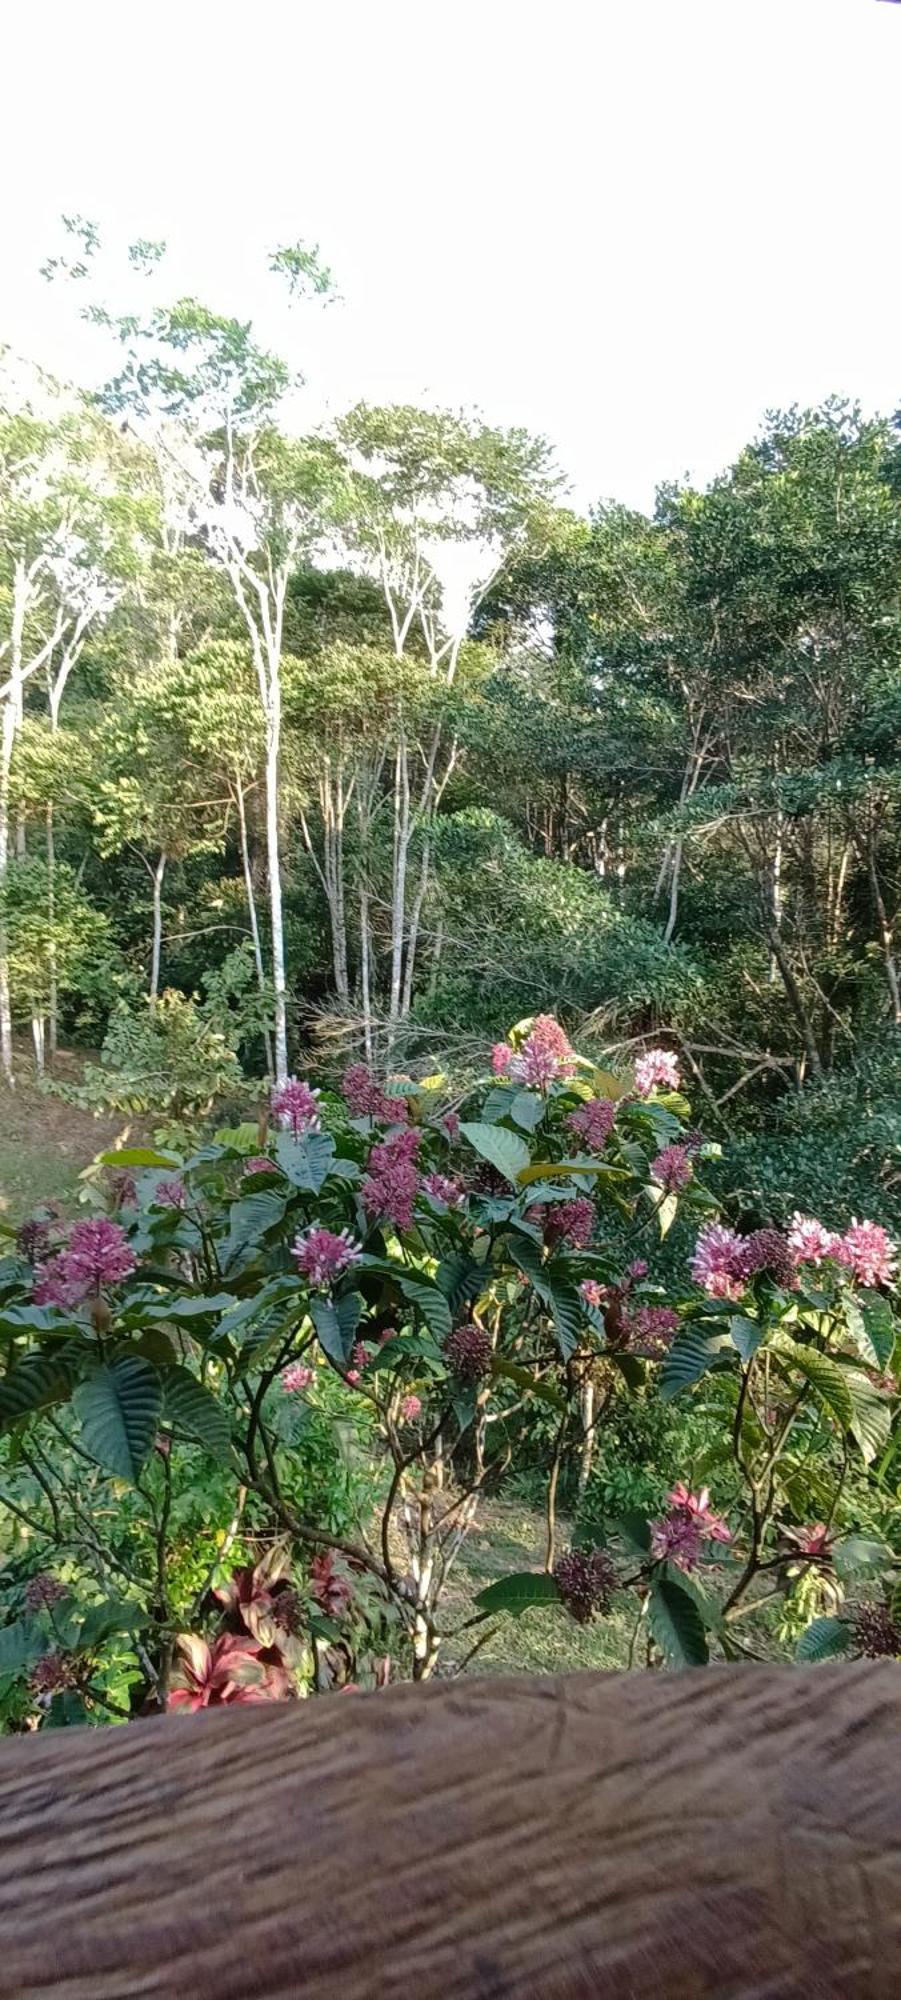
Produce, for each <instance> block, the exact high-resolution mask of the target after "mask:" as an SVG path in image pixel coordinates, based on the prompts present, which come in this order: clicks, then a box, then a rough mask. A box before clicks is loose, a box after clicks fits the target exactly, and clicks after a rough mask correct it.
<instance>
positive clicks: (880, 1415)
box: [844, 1368, 892, 1465]
mask: <svg viewBox="0 0 901 2000" xmlns="http://www.w3.org/2000/svg"><path fill="white" fill-rule="evenodd" d="M844 1372H845V1381H846V1382H847V1385H848V1388H849V1390H850V1394H851V1420H850V1423H849V1425H848V1429H849V1430H850V1432H851V1436H852V1437H853V1438H855V1439H856V1441H857V1443H858V1445H859V1447H860V1451H861V1453H862V1456H863V1457H864V1459H865V1460H866V1463H867V1464H868V1465H870V1464H871V1463H872V1461H873V1459H874V1458H877V1457H878V1455H879V1453H880V1452H881V1451H884V1450H885V1447H886V1445H887V1443H888V1440H889V1435H890V1433H891V1428H892V1405H891V1403H890V1402H889V1399H888V1397H887V1396H881V1395H880V1394H879V1391H878V1389H874V1387H873V1384H872V1382H871V1381H870V1378H869V1376H868V1375H864V1373H863V1371H862V1370H860V1369H857V1368H846V1369H845V1371H844Z"/></svg>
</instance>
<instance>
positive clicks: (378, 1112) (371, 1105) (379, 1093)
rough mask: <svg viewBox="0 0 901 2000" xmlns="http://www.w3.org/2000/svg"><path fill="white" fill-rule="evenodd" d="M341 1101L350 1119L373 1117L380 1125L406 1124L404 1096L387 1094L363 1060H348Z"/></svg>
mask: <svg viewBox="0 0 901 2000" xmlns="http://www.w3.org/2000/svg"><path fill="white" fill-rule="evenodd" d="M341 1089H342V1091H343V1093H344V1102H345V1104H346V1105H347V1109H348V1111H349V1112H350V1115H351V1117H352V1118H374V1119H375V1120H376V1122H377V1124H379V1125H406V1123H407V1120H408V1118H409V1112H408V1109H407V1105H406V1101H405V1099H404V1098H403V1097H389V1096H388V1093H387V1091H385V1090H383V1089H382V1086H381V1084H379V1083H376V1081H375V1078H374V1076H373V1075H372V1072H371V1070H369V1069H367V1067H366V1064H365V1063H351V1064H350V1065H349V1067H348V1068H347V1069H346V1070H345V1072H344V1075H343V1077H342V1079H341Z"/></svg>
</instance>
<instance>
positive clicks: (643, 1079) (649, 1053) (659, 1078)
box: [635, 1049, 682, 1097]
mask: <svg viewBox="0 0 901 2000" xmlns="http://www.w3.org/2000/svg"><path fill="white" fill-rule="evenodd" d="M681 1081H682V1078H681V1075H680V1072H679V1064H678V1061H677V1059H676V1057H675V1056H674V1055H673V1052H672V1050H671V1049H646V1050H645V1052H644V1055H641V1056H639V1057H638V1061H637V1062H636V1064H635V1088H636V1090H637V1092H638V1095H639V1097H650V1095H651V1092H652V1090H678V1088H679V1085H680V1083H681Z"/></svg>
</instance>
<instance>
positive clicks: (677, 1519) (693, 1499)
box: [650, 1481, 732, 1570]
mask: <svg viewBox="0 0 901 2000" xmlns="http://www.w3.org/2000/svg"><path fill="white" fill-rule="evenodd" d="M666 1498H667V1511H666V1513H665V1514H663V1515H661V1516H660V1518H659V1519H658V1520H656V1521H652V1522H651V1524H650V1528H651V1554H652V1556H653V1557H654V1560H655V1562H661V1561H664V1560H665V1561H667V1562H671V1563H674V1564H675V1565H676V1568H677V1569H682V1570H693V1569H696V1568H697V1565H698V1563H699V1561H700V1559H701V1555H702V1552H703V1545H704V1543H705V1542H731V1540H732V1532H731V1529H730V1528H729V1527H727V1525H726V1522H725V1521H724V1520H723V1519H722V1516H721V1515H719V1514H714V1512H713V1510H712V1508H711V1506H710V1493H709V1491H708V1488H707V1487H706V1486H702V1487H701V1491H700V1493H690V1492H689V1490H688V1487H687V1486H685V1485H683V1484H682V1482H681V1481H680V1482H679V1484H678V1485H677V1486H674V1487H673V1489H672V1492H671V1493H668V1494H667V1496H666Z"/></svg>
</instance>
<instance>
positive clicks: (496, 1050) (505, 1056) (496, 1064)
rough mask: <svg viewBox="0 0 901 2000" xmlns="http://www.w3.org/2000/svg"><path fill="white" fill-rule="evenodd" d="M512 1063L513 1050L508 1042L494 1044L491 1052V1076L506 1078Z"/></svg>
mask: <svg viewBox="0 0 901 2000" xmlns="http://www.w3.org/2000/svg"><path fill="white" fill-rule="evenodd" d="M512 1061H513V1050H512V1049H511V1047H510V1045H509V1043H508V1042H495V1044H494V1047H493V1049H492V1051H491V1071H492V1075H493V1076H506V1075H507V1073H508V1071H509V1068H510V1064H511V1063H512Z"/></svg>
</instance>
